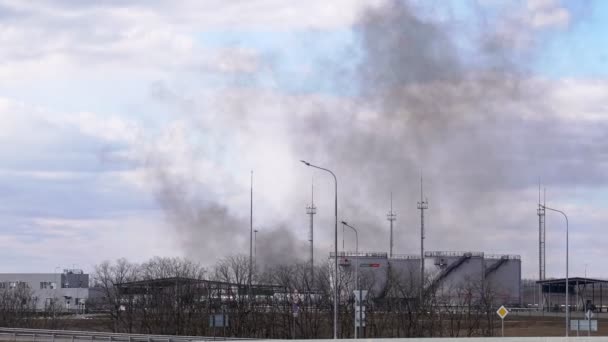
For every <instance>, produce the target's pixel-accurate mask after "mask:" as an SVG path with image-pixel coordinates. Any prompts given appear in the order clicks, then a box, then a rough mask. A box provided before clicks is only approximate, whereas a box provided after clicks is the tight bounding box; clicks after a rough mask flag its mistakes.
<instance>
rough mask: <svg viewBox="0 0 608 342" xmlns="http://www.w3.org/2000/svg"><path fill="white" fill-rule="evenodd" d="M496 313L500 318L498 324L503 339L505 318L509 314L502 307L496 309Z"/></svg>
mask: <svg viewBox="0 0 608 342" xmlns="http://www.w3.org/2000/svg"><path fill="white" fill-rule="evenodd" d="M496 313H497V314H498V317H500V322H501V326H502V337H505V317H507V315H508V314H509V310H507V308H505V306H504V305H502V306H501V307H500V308H498V310H497V311H496Z"/></svg>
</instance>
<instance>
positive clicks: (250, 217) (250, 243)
mask: <svg viewBox="0 0 608 342" xmlns="http://www.w3.org/2000/svg"><path fill="white" fill-rule="evenodd" d="M252 270H253V170H251V193H250V200H249V279H248V281H247V282H248V283H249V295H250V296H249V300H251V272H252Z"/></svg>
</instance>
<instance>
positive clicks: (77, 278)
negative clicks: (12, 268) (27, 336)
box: [0, 269, 90, 312]
mask: <svg viewBox="0 0 608 342" xmlns="http://www.w3.org/2000/svg"><path fill="white" fill-rule="evenodd" d="M15 289H25V290H27V291H29V293H30V294H31V296H32V298H33V299H34V301H35V305H36V310H39V311H43V310H46V309H48V308H50V307H51V305H53V306H54V307H55V308H56V309H59V310H61V311H68V312H84V311H85V309H86V301H87V300H88V299H89V297H90V293H89V275H88V274H85V273H84V272H83V271H82V270H79V269H65V270H63V273H0V291H10V290H15Z"/></svg>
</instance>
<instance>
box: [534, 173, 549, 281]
mask: <svg viewBox="0 0 608 342" xmlns="http://www.w3.org/2000/svg"><path fill="white" fill-rule="evenodd" d="M545 194H546V190H545ZM545 199H546V196H543V203H542V204H541V198H540V180H539V182H538V209H537V210H536V214H537V215H538V280H545V275H546V269H547V268H546V263H545V262H546V261H545V260H546V259H545V207H544V205H545V203H546V202H545Z"/></svg>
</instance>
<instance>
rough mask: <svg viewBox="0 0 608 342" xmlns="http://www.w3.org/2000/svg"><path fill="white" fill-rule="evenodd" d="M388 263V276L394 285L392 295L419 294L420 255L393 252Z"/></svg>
mask: <svg viewBox="0 0 608 342" xmlns="http://www.w3.org/2000/svg"><path fill="white" fill-rule="evenodd" d="M388 263H389V270H388V276H389V277H391V279H393V281H394V284H395V285H396V286H395V288H394V291H393V292H394V293H393V294H392V295H394V296H396V297H402V298H403V297H406V298H415V297H417V296H418V295H419V294H420V255H408V254H393V257H392V258H390V259H389V260H388Z"/></svg>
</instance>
